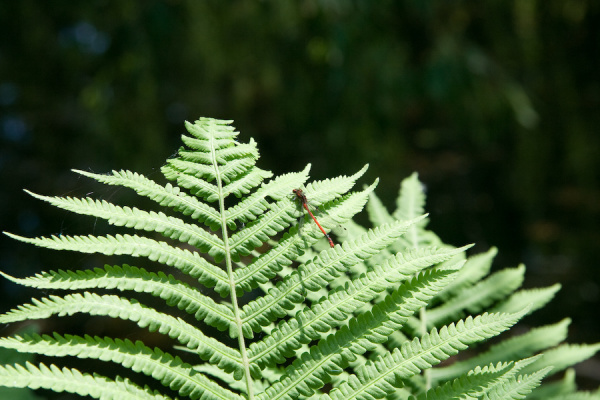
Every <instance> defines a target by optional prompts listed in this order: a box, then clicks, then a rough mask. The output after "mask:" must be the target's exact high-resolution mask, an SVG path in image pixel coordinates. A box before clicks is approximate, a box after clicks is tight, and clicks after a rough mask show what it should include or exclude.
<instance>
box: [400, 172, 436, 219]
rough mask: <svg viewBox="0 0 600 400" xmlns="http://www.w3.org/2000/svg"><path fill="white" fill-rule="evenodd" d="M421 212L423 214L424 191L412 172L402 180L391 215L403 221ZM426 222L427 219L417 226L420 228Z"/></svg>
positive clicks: (417, 176)
mask: <svg viewBox="0 0 600 400" xmlns="http://www.w3.org/2000/svg"><path fill="white" fill-rule="evenodd" d="M423 214H425V193H424V191H423V184H422V183H421V182H420V181H419V175H418V174H417V173H416V172H414V173H413V174H412V175H411V176H410V177H408V178H406V179H403V180H402V183H401V185H400V191H399V194H398V197H397V199H396V211H394V213H393V215H392V216H393V217H394V218H395V219H397V220H400V221H403V220H408V219H413V218H415V217H416V216H418V215H423ZM426 223H427V221H423V222H422V223H421V224H420V225H419V226H420V227H421V228H422V227H424V226H425V225H426Z"/></svg>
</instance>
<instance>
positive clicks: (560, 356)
mask: <svg viewBox="0 0 600 400" xmlns="http://www.w3.org/2000/svg"><path fill="white" fill-rule="evenodd" d="M599 350H600V343H596V344H569V343H566V344H562V345H560V346H558V347H555V348H553V349H550V350H547V351H545V352H544V357H542V358H541V359H539V360H538V361H536V362H535V363H533V364H531V365H530V366H529V367H527V369H525V371H524V372H525V373H531V372H533V371H537V370H539V369H542V368H545V367H547V366H549V367H552V373H553V374H555V373H557V372H559V371H562V370H563V369H565V368H567V367H570V366H572V365H574V364H577V363H579V362H581V361H583V360H587V359H588V358H590V357H592V356H593V355H594V354H596V353H597V352H598V351H599Z"/></svg>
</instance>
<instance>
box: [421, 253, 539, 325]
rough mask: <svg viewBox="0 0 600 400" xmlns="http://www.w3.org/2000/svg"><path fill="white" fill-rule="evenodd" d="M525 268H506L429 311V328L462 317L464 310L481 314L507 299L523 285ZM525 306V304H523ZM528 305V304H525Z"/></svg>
mask: <svg viewBox="0 0 600 400" xmlns="http://www.w3.org/2000/svg"><path fill="white" fill-rule="evenodd" d="M524 274H525V267H524V266H523V265H521V266H519V267H518V268H506V269H504V270H501V271H498V272H496V273H494V274H492V275H491V276H490V277H488V278H487V279H485V280H483V281H481V282H479V283H478V284H476V285H474V286H472V287H471V288H468V289H463V290H462V291H461V292H460V294H458V295H457V296H456V297H453V298H451V299H449V300H448V301H447V302H446V303H444V304H443V305H441V306H439V307H436V308H432V309H429V310H427V326H428V328H432V327H434V326H438V324H440V323H442V322H446V321H450V320H452V319H454V318H456V317H457V316H460V315H461V314H462V312H463V310H467V311H469V312H472V313H476V312H479V311H481V310H483V309H485V308H486V307H488V306H489V305H490V304H492V303H494V302H495V301H498V300H500V299H503V298H505V297H506V296H507V295H508V294H510V293H512V292H513V291H514V290H516V289H517V288H518V287H519V286H521V284H522V283H523V277H524ZM522 304H523V303H522ZM525 304H527V303H525Z"/></svg>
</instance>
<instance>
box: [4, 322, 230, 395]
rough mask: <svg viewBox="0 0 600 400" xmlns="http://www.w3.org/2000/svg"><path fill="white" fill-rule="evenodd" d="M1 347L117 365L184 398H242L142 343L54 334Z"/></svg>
mask: <svg viewBox="0 0 600 400" xmlns="http://www.w3.org/2000/svg"><path fill="white" fill-rule="evenodd" d="M0 346H1V347H4V348H11V349H16V350H19V351H21V352H28V353H37V354H43V355H46V356H59V357H64V356H75V357H78V358H83V359H87V358H89V359H98V360H102V361H110V362H114V363H117V364H121V365H123V366H124V367H126V368H129V369H131V370H132V371H134V372H141V373H143V374H144V375H147V376H151V377H152V378H154V379H156V380H158V381H160V382H161V383H162V384H163V385H164V386H168V387H170V388H171V389H173V390H176V391H178V392H179V394H180V395H181V396H189V397H191V398H200V397H204V398H222V399H231V398H234V397H237V398H239V396H236V395H235V394H234V393H233V392H231V391H229V390H226V389H224V388H222V387H221V386H219V385H218V384H216V383H215V382H214V381H212V380H210V379H208V378H206V377H205V376H204V375H202V374H200V373H196V372H194V370H193V369H192V366H191V365H189V364H187V363H184V362H183V361H182V360H181V359H180V358H179V357H173V356H171V355H170V354H168V353H164V352H162V351H161V350H159V349H157V348H155V349H151V348H149V347H147V346H146V345H144V344H143V343H142V342H141V341H137V342H136V343H132V342H131V341H129V340H121V339H114V340H113V339H111V338H106V337H105V338H99V337H91V336H88V335H86V336H85V337H80V336H74V335H65V336H61V335H59V334H57V333H55V334H54V336H53V337H51V336H49V335H43V336H40V335H37V334H33V335H25V336H23V337H20V336H15V337H12V338H0Z"/></svg>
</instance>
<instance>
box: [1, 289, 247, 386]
mask: <svg viewBox="0 0 600 400" xmlns="http://www.w3.org/2000/svg"><path fill="white" fill-rule="evenodd" d="M76 313H88V314H90V315H102V316H109V317H112V318H120V319H124V320H130V321H133V322H135V323H137V324H138V326H140V327H142V328H145V327H148V329H149V330H150V331H156V330H158V332H160V333H163V334H166V335H168V336H170V337H172V338H174V339H177V341H178V342H179V343H181V344H182V345H184V346H186V347H187V348H189V349H192V350H193V351H194V352H196V353H197V354H198V355H199V356H200V357H201V358H202V359H204V360H210V361H211V362H212V363H214V364H217V365H219V366H220V367H221V368H223V369H225V370H226V371H237V373H238V374H239V373H241V370H242V366H241V358H240V355H239V352H238V351H237V350H234V349H231V348H229V347H227V346H225V345H224V344H222V343H221V342H219V341H218V340H216V339H213V338H210V337H207V336H206V335H204V334H203V333H202V331H200V330H199V329H197V328H195V327H193V326H192V325H190V324H188V323H186V322H184V321H183V320H181V319H178V318H174V317H171V316H169V315H166V314H162V313H159V312H158V311H156V310H154V309H153V308H149V307H146V306H143V305H141V304H139V303H138V302H137V301H135V300H127V299H124V298H121V297H118V296H113V295H104V296H99V295H97V294H94V293H87V292H86V293H84V294H79V293H77V294H71V295H67V296H65V297H58V296H50V297H48V298H43V299H41V300H37V299H34V300H33V304H24V305H21V306H19V307H18V309H14V310H11V311H9V312H7V313H6V314H3V315H0V323H8V322H15V321H24V320H27V319H38V318H47V317H49V316H51V315H52V314H57V315H59V316H63V315H73V314H76Z"/></svg>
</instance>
